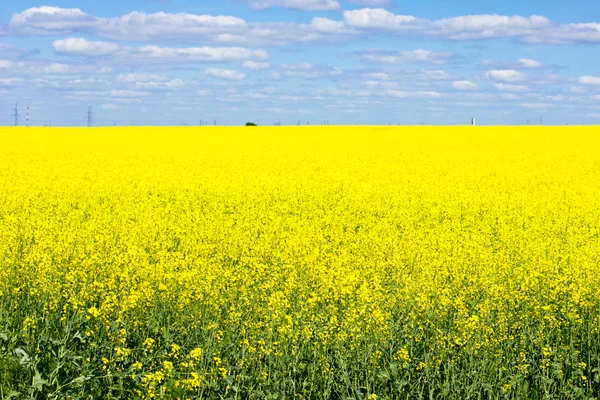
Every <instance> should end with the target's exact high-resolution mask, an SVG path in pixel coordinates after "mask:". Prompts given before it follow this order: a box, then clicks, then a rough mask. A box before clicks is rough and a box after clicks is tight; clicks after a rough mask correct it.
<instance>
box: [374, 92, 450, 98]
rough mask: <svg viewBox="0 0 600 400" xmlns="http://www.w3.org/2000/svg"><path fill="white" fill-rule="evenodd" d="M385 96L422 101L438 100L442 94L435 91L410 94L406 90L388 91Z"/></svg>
mask: <svg viewBox="0 0 600 400" xmlns="http://www.w3.org/2000/svg"><path fill="white" fill-rule="evenodd" d="M385 94H386V95H387V96H389V97H397V98H421V99H438V98H440V97H442V94H441V93H439V92H435V91H416V92H408V91H404V90H388V91H386V92H385Z"/></svg>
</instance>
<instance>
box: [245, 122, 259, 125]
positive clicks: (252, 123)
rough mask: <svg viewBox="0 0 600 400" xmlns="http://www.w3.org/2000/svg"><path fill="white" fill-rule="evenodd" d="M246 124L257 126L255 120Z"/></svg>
mask: <svg viewBox="0 0 600 400" xmlns="http://www.w3.org/2000/svg"><path fill="white" fill-rule="evenodd" d="M246 126H257V125H256V124H255V123H254V122H246Z"/></svg>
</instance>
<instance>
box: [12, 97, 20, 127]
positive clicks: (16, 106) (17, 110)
mask: <svg viewBox="0 0 600 400" xmlns="http://www.w3.org/2000/svg"><path fill="white" fill-rule="evenodd" d="M12 116H13V117H15V126H19V104H17V103H15V109H14V110H13V115H12Z"/></svg>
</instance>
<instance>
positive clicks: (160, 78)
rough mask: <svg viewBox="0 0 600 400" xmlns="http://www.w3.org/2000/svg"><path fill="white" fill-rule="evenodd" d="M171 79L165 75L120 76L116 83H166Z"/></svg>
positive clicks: (136, 74)
mask: <svg viewBox="0 0 600 400" xmlns="http://www.w3.org/2000/svg"><path fill="white" fill-rule="evenodd" d="M168 80H169V78H168V77H167V76H165V75H158V74H139V73H135V74H119V75H117V78H116V81H117V82H120V83H137V82H164V81H168Z"/></svg>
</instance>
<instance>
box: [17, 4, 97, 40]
mask: <svg viewBox="0 0 600 400" xmlns="http://www.w3.org/2000/svg"><path fill="white" fill-rule="evenodd" d="M99 22H100V19H99V18H96V17H93V16H91V15H88V14H86V13H84V12H83V11H81V10H80V9H79V8H61V7H51V6H42V7H32V8H28V9H27V10H25V11H23V12H20V13H14V14H13V15H12V17H11V19H10V22H9V24H8V28H9V30H10V31H13V32H17V33H22V34H27V35H61V34H67V33H69V32H76V31H80V30H88V29H92V28H94V27H97V26H98V25H99Z"/></svg>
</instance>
